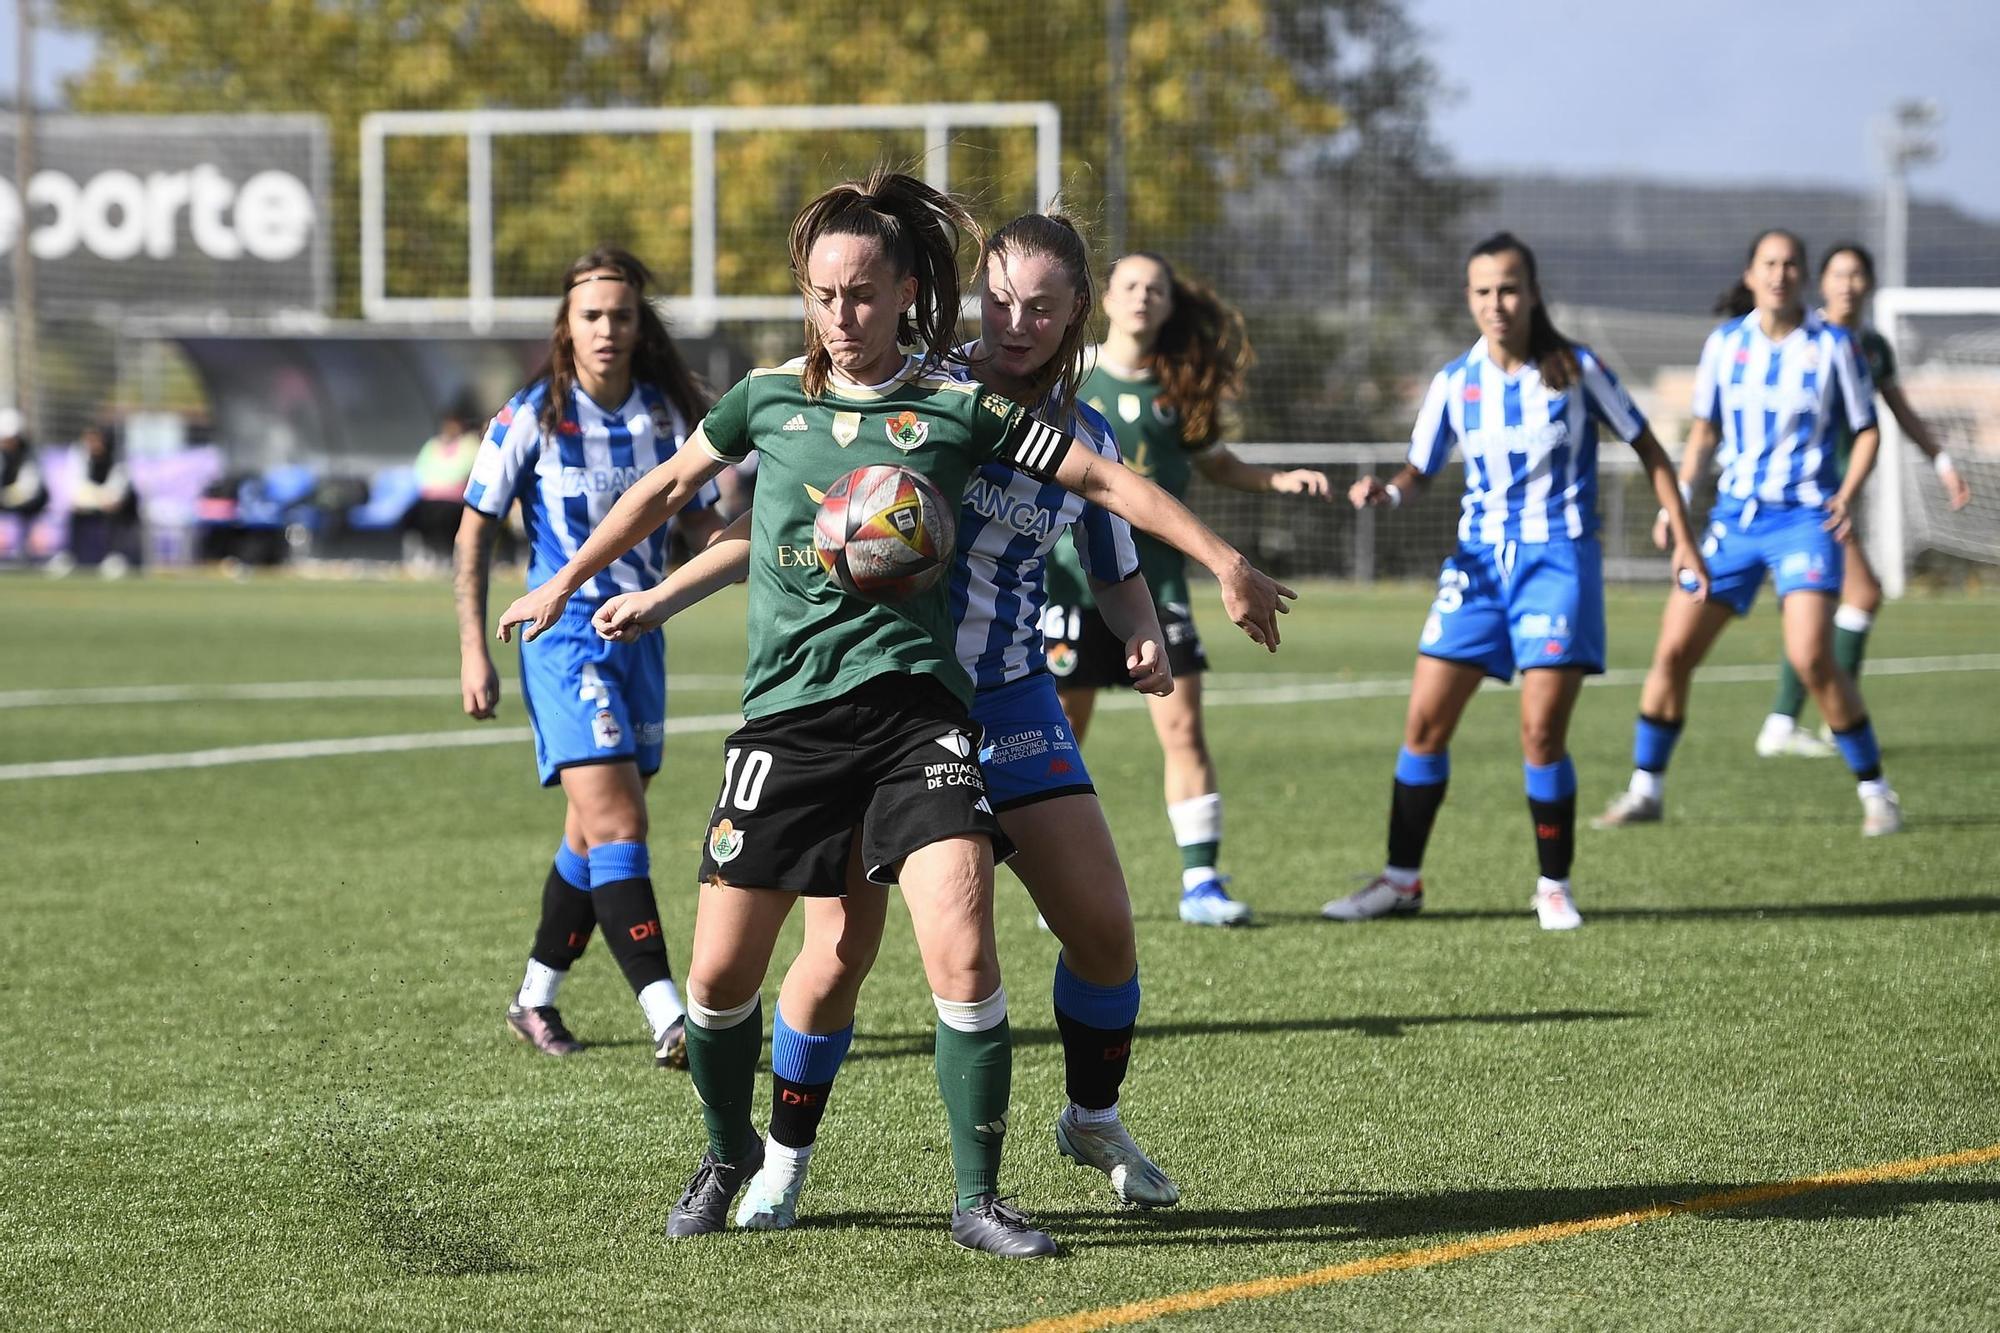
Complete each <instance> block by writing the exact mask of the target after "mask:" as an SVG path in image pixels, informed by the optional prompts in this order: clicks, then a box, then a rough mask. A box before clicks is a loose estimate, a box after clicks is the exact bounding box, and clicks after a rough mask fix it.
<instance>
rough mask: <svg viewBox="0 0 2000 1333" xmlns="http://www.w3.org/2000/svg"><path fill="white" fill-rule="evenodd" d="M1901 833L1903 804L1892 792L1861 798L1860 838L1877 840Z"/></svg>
mask: <svg viewBox="0 0 2000 1333" xmlns="http://www.w3.org/2000/svg"><path fill="white" fill-rule="evenodd" d="M1902 831H1903V803H1902V802H1901V801H1900V800H1898V799H1897V798H1896V793H1895V792H1892V791H1886V792H1883V793H1882V794H1881V795H1879V796H1864V797H1862V798H1861V836H1862V837H1864V838H1879V837H1881V836H1883V835H1884V834H1887V833H1901V832H1902Z"/></svg>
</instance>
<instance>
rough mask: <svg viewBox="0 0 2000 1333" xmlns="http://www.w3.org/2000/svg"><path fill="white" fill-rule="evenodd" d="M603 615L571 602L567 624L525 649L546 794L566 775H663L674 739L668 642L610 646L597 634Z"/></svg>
mask: <svg viewBox="0 0 2000 1333" xmlns="http://www.w3.org/2000/svg"><path fill="white" fill-rule="evenodd" d="M595 610H596V607H594V606H592V605H590V604H588V603H586V602H583V601H580V600H577V599H574V598H572V599H571V601H570V604H569V606H568V608H567V609H565V610H564V612H563V615H562V619H561V620H558V621H557V622H556V623H555V624H554V625H551V626H550V627H549V628H548V630H547V631H545V632H544V633H542V634H541V635H539V636H537V637H536V638H534V639H532V640H528V641H525V642H523V643H522V644H521V696H522V698H523V699H525V700H526V701H527V705H528V721H529V722H530V723H531V724H532V725H533V727H534V731H535V766H536V769H537V770H538V771H539V773H540V775H541V779H542V785H543V786H544V787H553V786H555V785H556V784H557V783H559V782H561V781H562V778H561V773H562V770H564V769H565V768H574V767H576V766H577V765H579V764H607V763H620V762H624V761H630V762H632V763H636V764H637V765H638V766H639V772H641V773H642V774H652V773H657V772H659V771H660V746H661V743H662V742H663V741H664V740H665V739H666V731H667V639H666V636H665V635H664V634H662V633H661V632H660V631H658V630H654V631H653V632H652V633H650V634H648V635H646V637H644V638H643V639H640V640H639V641H638V642H637V643H611V642H608V641H606V640H604V639H601V638H599V637H598V634H597V631H596V630H595V629H593V628H591V624H590V616H591V613H592V612H593V611H595Z"/></svg>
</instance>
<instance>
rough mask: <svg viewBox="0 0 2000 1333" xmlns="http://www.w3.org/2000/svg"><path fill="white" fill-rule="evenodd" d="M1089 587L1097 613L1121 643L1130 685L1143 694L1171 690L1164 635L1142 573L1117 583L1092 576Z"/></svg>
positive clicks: (1172, 683) (1172, 681)
mask: <svg viewBox="0 0 2000 1333" xmlns="http://www.w3.org/2000/svg"><path fill="white" fill-rule="evenodd" d="M1090 587H1091V591H1092V592H1093V593H1094V594H1095V596H1096V598H1097V613H1098V614H1099V615H1101V616H1103V617H1104V623H1105V625H1106V626H1107V627H1108V628H1109V629H1110V630H1111V632H1112V633H1113V634H1116V635H1117V636H1118V637H1119V639H1120V640H1122V641H1123V642H1124V644H1125V670H1126V673H1127V674H1128V675H1130V676H1131V678H1132V687H1133V688H1134V689H1136V690H1138V691H1140V692H1141V693H1143V694H1158V695H1168V694H1172V693H1173V692H1174V669H1173V668H1172V667H1171V666H1169V665H1168V664H1167V636H1166V633H1165V632H1164V631H1163V630H1161V628H1160V612H1159V609H1158V608H1157V607H1155V606H1154V605H1153V590H1152V589H1151V588H1150V587H1148V586H1147V585H1146V576H1145V575H1144V574H1134V575H1133V576H1132V577H1131V578H1129V579H1125V580H1123V581H1121V582H1118V583H1100V582H1098V581H1097V580H1096V579H1092V580H1091V581H1090Z"/></svg>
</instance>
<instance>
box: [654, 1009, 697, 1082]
mask: <svg viewBox="0 0 2000 1333" xmlns="http://www.w3.org/2000/svg"><path fill="white" fill-rule="evenodd" d="M653 1063H654V1064H655V1065H658V1066H659V1067H660V1068H661V1069H686V1068H687V1067H688V1038H687V1017H686V1016H685V1015H683V1016H681V1017H680V1018H676V1019H675V1020H674V1021H673V1022H671V1023H669V1024H667V1030H666V1031H665V1032H662V1033H661V1034H660V1035H659V1039H658V1040H657V1041H655V1042H654V1043H653Z"/></svg>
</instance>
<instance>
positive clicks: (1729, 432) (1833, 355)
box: [1694, 310, 1875, 508]
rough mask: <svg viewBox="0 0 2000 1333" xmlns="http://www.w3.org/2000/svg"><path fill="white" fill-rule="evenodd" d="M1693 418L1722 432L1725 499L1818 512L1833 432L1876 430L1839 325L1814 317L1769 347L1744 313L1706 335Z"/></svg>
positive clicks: (1830, 473)
mask: <svg viewBox="0 0 2000 1333" xmlns="http://www.w3.org/2000/svg"><path fill="white" fill-rule="evenodd" d="M1694 415H1695V417H1696V419H1698V420H1702V421H1709V422H1713V423H1714V424H1715V426H1716V428H1717V429H1718V430H1720V431H1721V432H1722V447H1721V448H1720V449H1719V450H1718V451H1717V453H1716V461H1717V462H1718V463H1719V464H1720V465H1721V468H1722V480H1721V482H1720V483H1719V484H1718V486H1717V491H1718V493H1719V495H1720V496H1721V497H1722V498H1723V499H1724V500H1730V501H1736V502H1739V503H1740V502H1742V501H1746V500H1755V501H1756V502H1757V503H1758V505H1759V506H1760V507H1762V508H1770V507H1771V506H1774V505H1775V506H1778V507H1780V508H1782V507H1785V506H1789V505H1812V506H1818V505H1821V504H1824V503H1826V501H1827V500H1829V499H1831V498H1832V496H1833V494H1834V493H1835V492H1836V491H1838V490H1839V489H1840V462H1839V459H1838V457H1837V450H1838V449H1839V446H1840V442H1841V438H1842V433H1843V432H1852V433H1856V434H1858V433H1860V432H1861V431H1864V430H1867V429H1868V428H1869V427H1870V426H1873V425H1874V424H1875V386H1874V385H1873V384H1872V383H1870V381H1869V379H1868V367H1867V365H1866V363H1865V362H1863V361H1862V359H1861V357H1860V356H1859V355H1858V354H1857V350H1856V346H1855V341H1854V338H1853V337H1852V336H1851V335H1850V334H1849V333H1848V332H1847V330H1846V329H1843V328H1841V327H1840V326H1839V325H1838V324H1830V323H1828V322H1827V321H1826V320H1825V319H1824V318H1822V317H1821V316H1820V314H1819V313H1818V312H1817V311H1814V312H1811V313H1809V314H1807V315H1806V318H1805V322H1804V323H1803V324H1801V325H1800V326H1799V327H1798V328H1796V329H1793V330H1792V331H1791V332H1790V333H1788V334H1786V335H1785V336H1784V337H1783V338H1781V339H1779V340H1778V341H1777V342H1772V341H1771V340H1770V339H1769V338H1767V337H1765V336H1764V330H1763V329H1762V328H1761V327H1759V325H1758V318H1757V312H1756V311H1754V310H1753V311H1752V312H1750V313H1749V314H1747V315H1744V316H1743V317H1742V318H1740V319H1732V320H1730V321H1729V322H1728V323H1726V324H1724V325H1723V326H1722V327H1720V328H1718V329H1717V330H1716V331H1715V332H1713V333H1711V334H1709V335H1708V342H1707V344H1706V345H1704V346H1703V347H1702V349H1701V369H1700V370H1698V371H1696V372H1695V377H1694Z"/></svg>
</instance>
